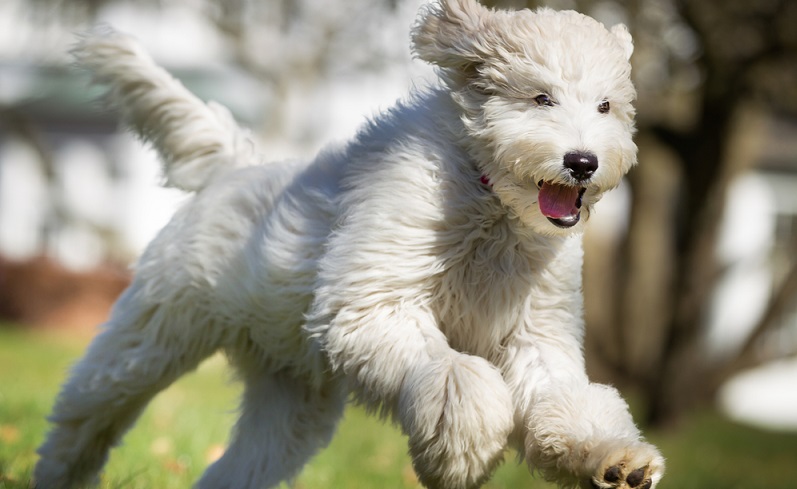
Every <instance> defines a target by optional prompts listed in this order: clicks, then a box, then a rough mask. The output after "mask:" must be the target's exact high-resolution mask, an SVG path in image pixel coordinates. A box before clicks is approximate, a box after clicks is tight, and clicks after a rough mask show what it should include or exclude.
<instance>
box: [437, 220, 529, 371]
mask: <svg viewBox="0 0 797 489" xmlns="http://www.w3.org/2000/svg"><path fill="white" fill-rule="evenodd" d="M543 268H544V263H541V262H540V261H539V257H535V256H534V255H533V254H531V253H529V252H528V250H527V249H526V248H525V247H524V246H523V244H522V243H521V242H519V241H518V240H516V239H506V240H497V239H494V238H492V237H491V236H486V237H482V238H479V239H475V240H473V241H472V242H470V243H468V242H467V241H465V242H464V243H463V244H461V245H460V246H459V247H458V248H457V249H456V250H453V251H452V252H451V254H450V256H449V258H448V261H447V263H446V267H445V272H444V273H443V274H441V276H440V277H439V282H438V283H437V284H436V288H435V292H434V308H435V312H436V315H437V320H438V324H439V327H440V329H441V330H442V331H443V332H444V333H445V335H446V337H447V338H448V340H449V344H450V345H451V347H452V348H454V349H456V350H459V351H463V352H467V353H472V354H475V355H479V356H483V357H485V358H489V357H490V356H491V355H492V354H493V353H494V352H496V351H497V350H498V349H499V348H500V346H501V344H502V343H503V342H504V341H505V340H506V338H507V337H508V336H511V335H512V334H513V333H514V332H515V331H517V329H518V328H523V327H527V326H529V325H530V322H531V320H532V310H533V306H534V304H533V300H532V297H533V289H534V287H535V284H536V283H537V282H538V280H539V277H540V273H541V271H542V269H543Z"/></svg>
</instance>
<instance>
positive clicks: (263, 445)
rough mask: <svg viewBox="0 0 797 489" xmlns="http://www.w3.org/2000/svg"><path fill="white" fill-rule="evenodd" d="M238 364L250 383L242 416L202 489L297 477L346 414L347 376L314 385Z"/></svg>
mask: <svg viewBox="0 0 797 489" xmlns="http://www.w3.org/2000/svg"><path fill="white" fill-rule="evenodd" d="M233 361H234V362H236V359H233ZM236 363H237V364H238V368H239V371H240V375H241V377H242V379H243V381H244V383H245V391H244V394H243V401H242V406H241V416H240V419H239V420H238V423H237V425H236V426H235V428H234V431H233V437H232V441H231V443H230V446H229V448H228V449H227V451H226V452H225V454H224V456H223V457H222V458H221V459H219V460H218V461H216V462H215V463H214V464H213V465H212V466H210V467H209V468H208V469H207V471H206V472H205V474H204V476H203V477H202V479H201V480H200V481H199V483H198V484H197V487H199V488H201V489H225V488H227V489H247V488H252V489H254V488H258V489H262V488H266V487H274V486H276V485H277V484H279V483H280V482H281V481H285V480H289V479H292V478H294V477H295V476H296V475H298V473H299V471H300V470H301V469H302V467H303V466H304V465H305V463H307V461H308V460H309V459H310V457H312V456H313V455H314V454H315V453H316V452H317V451H318V450H319V449H321V448H323V447H325V446H326V445H327V444H328V443H329V441H330V440H331V439H332V435H333V434H334V432H335V428H336V426H337V423H338V420H339V419H340V417H341V416H342V415H343V408H344V406H345V402H346V396H347V389H346V388H345V383H344V380H343V379H340V378H333V379H329V380H328V381H327V382H326V383H324V384H323V385H321V386H314V385H312V384H311V383H310V382H307V381H306V380H305V379H302V378H297V377H296V376H294V375H292V373H290V372H288V371H286V370H281V371H279V372H269V371H268V370H267V369H266V368H264V367H262V366H258V365H257V364H256V363H255V362H252V363H249V364H247V365H241V362H236Z"/></svg>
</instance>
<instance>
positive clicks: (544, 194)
mask: <svg viewBox="0 0 797 489" xmlns="http://www.w3.org/2000/svg"><path fill="white" fill-rule="evenodd" d="M578 190H579V189H578V187H569V186H567V185H559V184H556V183H547V182H544V183H543V184H542V188H541V189H540V194H539V197H538V201H539V204H540V211H541V212H542V214H543V215H544V216H545V217H550V218H551V219H560V218H562V217H568V216H575V215H576V214H578V207H576V201H577V200H578Z"/></svg>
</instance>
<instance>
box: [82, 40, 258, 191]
mask: <svg viewBox="0 0 797 489" xmlns="http://www.w3.org/2000/svg"><path fill="white" fill-rule="evenodd" d="M73 54H74V56H75V57H76V58H77V61H78V64H79V65H80V66H82V67H84V68H86V69H87V70H88V71H90V72H91V73H92V74H93V76H94V80H95V81H96V82H97V83H100V84H104V85H108V87H109V90H108V94H107V97H108V100H109V101H110V103H111V104H112V105H113V106H115V107H116V108H118V109H119V111H120V112H121V115H122V117H123V118H124V120H125V122H126V123H127V124H128V125H130V126H131V127H132V128H133V130H134V131H135V132H136V133H138V135H139V136H141V137H142V138H143V139H145V140H147V141H149V142H151V143H152V144H153V145H154V146H155V149H156V150H157V151H158V153H159V154H160V157H161V161H162V164H163V174H164V176H165V180H166V181H165V185H166V186H170V187H177V188H179V189H183V190H186V191H198V190H201V189H202V188H204V187H205V186H206V185H207V184H208V183H210V181H211V180H212V179H213V177H214V175H217V174H218V173H220V172H224V171H225V170H227V169H230V168H233V167H239V166H245V165H250V164H254V163H256V162H257V156H256V148H255V144H254V142H253V141H252V139H251V138H249V137H248V134H247V133H245V132H244V131H243V130H242V129H241V128H240V127H239V126H238V125H237V124H236V123H235V121H234V119H233V117H232V115H231V114H230V112H229V111H228V110H227V109H226V108H225V107H223V106H221V105H219V104H217V103H214V102H209V103H207V104H205V103H204V102H203V101H202V100H200V99H199V98H197V97H196V96H194V95H193V94H192V93H191V92H189V91H188V90H187V89H186V88H185V87H184V86H183V85H182V84H181V83H180V82H179V81H177V80H176V79H174V78H173V77H172V76H171V75H169V73H167V72H166V71H165V70H164V69H163V68H161V67H160V66H158V65H156V64H155V62H154V61H153V60H152V58H151V57H150V56H149V55H148V54H147V53H146V52H145V51H144V50H143V48H142V47H141V46H140V45H139V44H138V43H137V42H136V41H135V40H134V39H133V38H132V37H130V36H127V35H124V34H121V33H119V32H116V31H114V30H112V29H110V28H108V27H103V28H100V29H95V30H93V31H90V32H89V33H88V34H86V35H85V36H83V37H82V39H81V40H80V42H79V43H78V45H77V47H76V48H75V49H74V50H73Z"/></svg>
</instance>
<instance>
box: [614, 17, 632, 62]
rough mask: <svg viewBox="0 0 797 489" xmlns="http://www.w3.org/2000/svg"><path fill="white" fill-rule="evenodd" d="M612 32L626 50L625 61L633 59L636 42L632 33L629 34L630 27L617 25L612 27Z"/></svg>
mask: <svg viewBox="0 0 797 489" xmlns="http://www.w3.org/2000/svg"><path fill="white" fill-rule="evenodd" d="M611 32H612V34H614V37H616V38H617V40H618V41H619V42H620V46H622V47H623V49H624V50H625V59H631V55H632V54H634V40H633V39H632V38H631V33H630V32H628V27H626V26H625V24H617V25H615V26H614V27H612V30H611Z"/></svg>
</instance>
